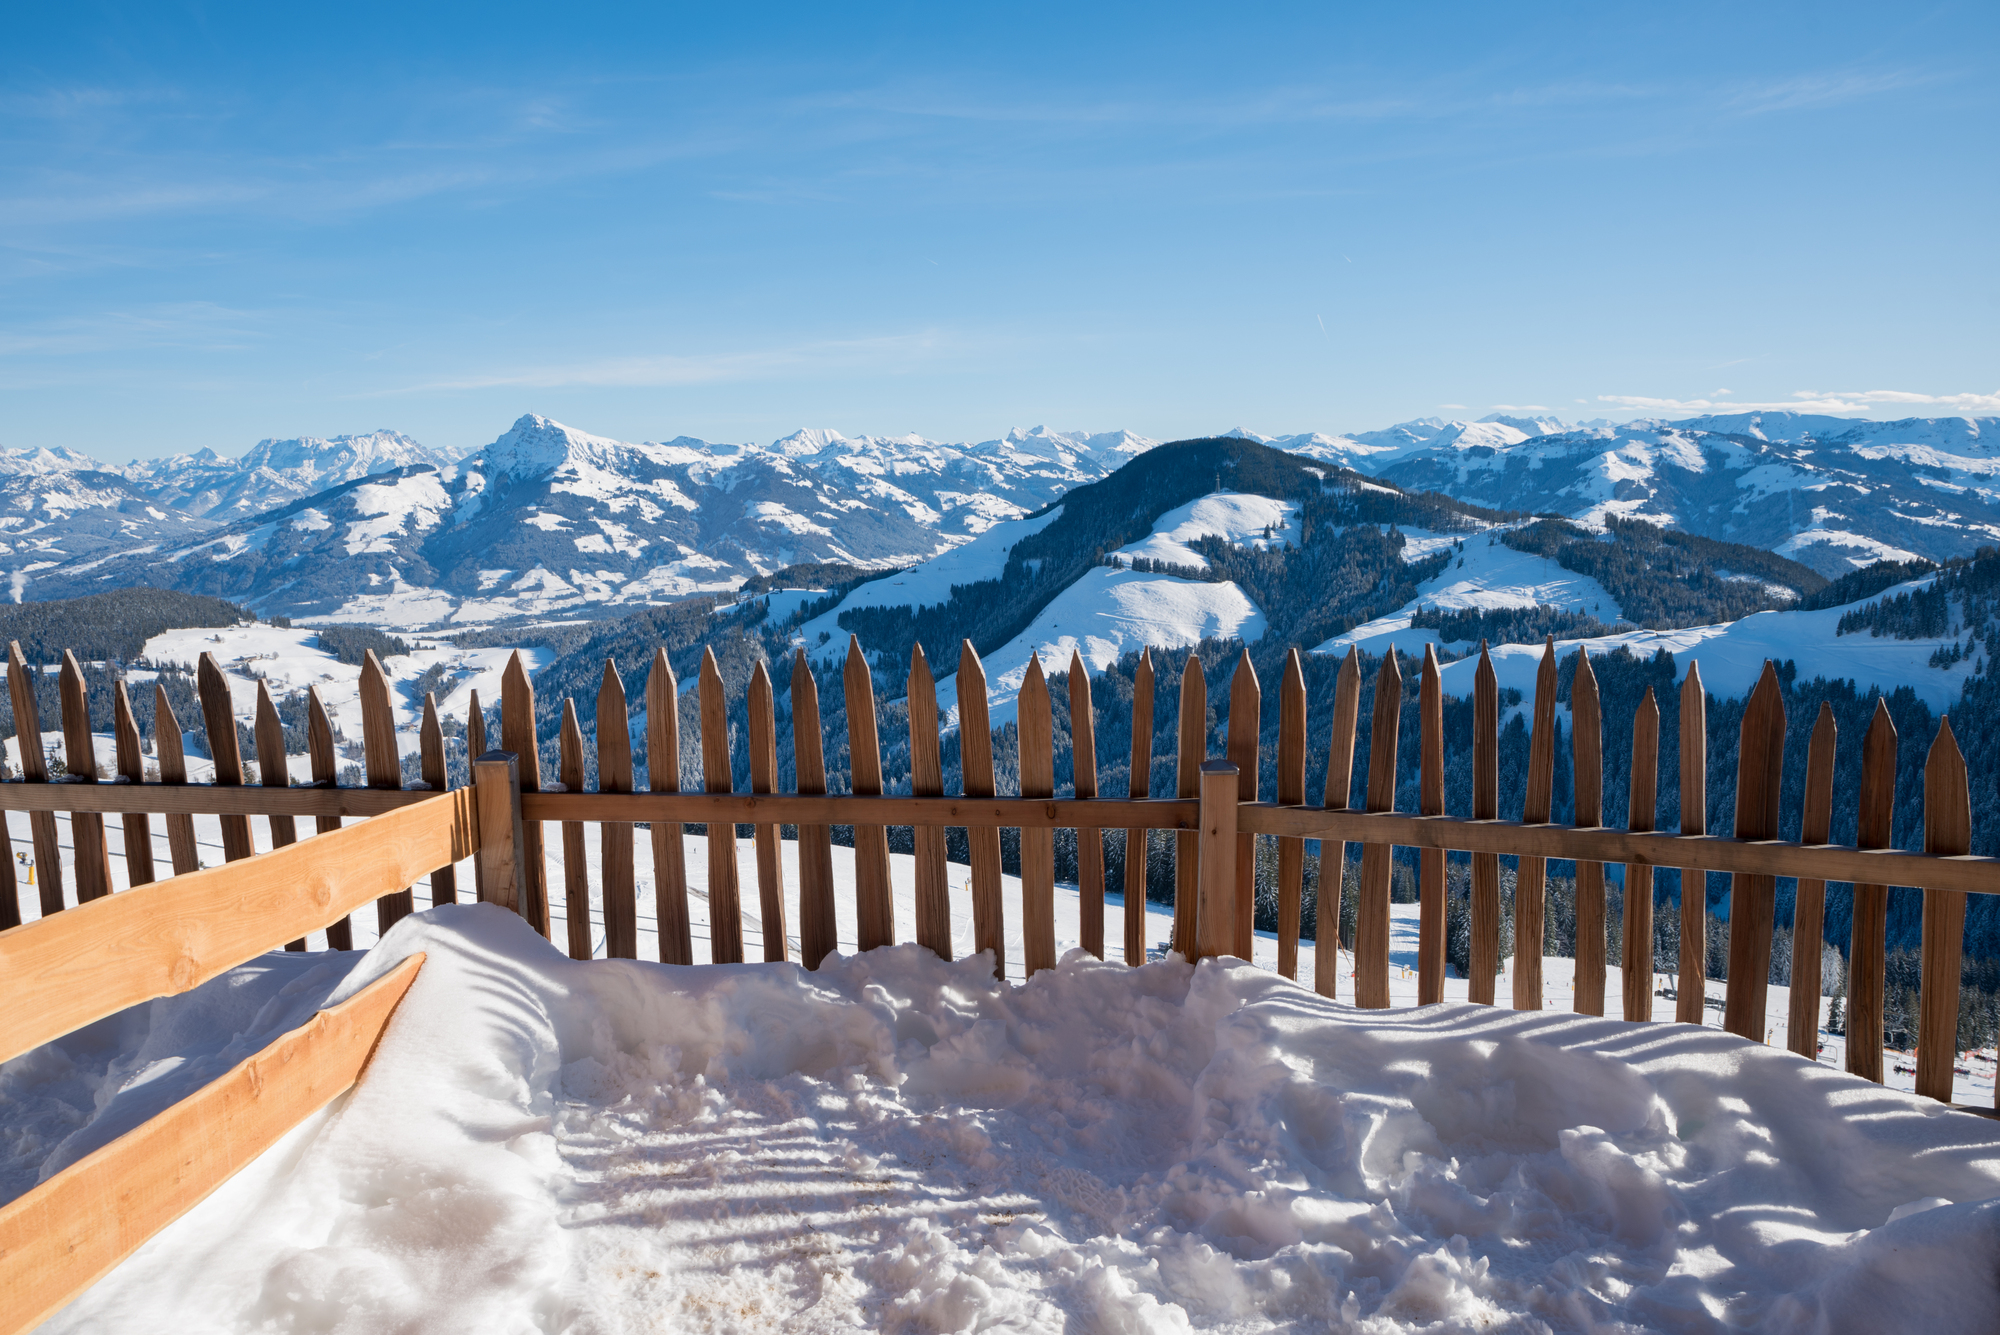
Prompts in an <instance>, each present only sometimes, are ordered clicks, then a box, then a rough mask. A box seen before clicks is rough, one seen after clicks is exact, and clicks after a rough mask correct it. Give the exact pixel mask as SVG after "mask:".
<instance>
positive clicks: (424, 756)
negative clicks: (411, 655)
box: [417, 691, 458, 908]
mask: <svg viewBox="0 0 2000 1335" xmlns="http://www.w3.org/2000/svg"><path fill="white" fill-rule="evenodd" d="M417 748H418V751H417V755H418V759H419V761H420V762H421V770H422V773H423V776H424V783H425V785H426V786H428V787H429V788H430V790H431V791H432V792H434V793H442V792H448V791H449V790H450V788H451V770H450V768H449V766H447V765H446V763H445V758H444V722H443V720H441V719H439V718H438V709H437V693H436V692H434V691H425V692H424V718H423V722H422V724H421V725H420V726H419V727H418V729H417ZM430 883H431V907H432V908H436V907H437V906H438V905H440V904H456V903H457V902H458V868H456V867H449V866H447V867H436V868H433V869H432V871H431V874H430Z"/></svg>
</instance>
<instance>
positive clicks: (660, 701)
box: [522, 649, 805, 964]
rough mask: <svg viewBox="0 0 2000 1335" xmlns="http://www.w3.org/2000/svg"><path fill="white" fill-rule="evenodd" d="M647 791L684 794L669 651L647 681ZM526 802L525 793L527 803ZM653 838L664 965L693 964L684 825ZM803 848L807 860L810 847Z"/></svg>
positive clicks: (664, 825)
mask: <svg viewBox="0 0 2000 1335" xmlns="http://www.w3.org/2000/svg"><path fill="white" fill-rule="evenodd" d="M793 726H795V727H796V726H797V725H796V723H795V724H794V725H793ZM646 787H647V788H649V789H651V790H652V791H653V792H654V793H656V794H657V793H678V792H680V790H681V730H680V683H678V682H677V681H675V680H674V669H673V665H672V664H671V663H669V662H667V651H666V650H664V649H655V650H654V651H653V665H652V668H651V670H650V671H649V672H648V673H647V675H646ZM526 797H527V794H525V793H523V794H522V799H523V801H525V800H526ZM648 833H649V834H650V835H651V837H652V843H653V913H654V921H655V922H656V923H658V925H659V937H660V962H661V963H662V964H693V963H694V938H693V931H692V928H691V927H690V925H689V920H688V891H687V845H686V843H685V842H683V840H682V838H681V834H682V831H681V822H679V821H677V820H667V819H658V820H654V821H652V828H651V829H650V830H649V831H648ZM799 848H800V854H801V856H803V854H804V850H805V845H804V844H803V843H801V844H800V845H799Z"/></svg>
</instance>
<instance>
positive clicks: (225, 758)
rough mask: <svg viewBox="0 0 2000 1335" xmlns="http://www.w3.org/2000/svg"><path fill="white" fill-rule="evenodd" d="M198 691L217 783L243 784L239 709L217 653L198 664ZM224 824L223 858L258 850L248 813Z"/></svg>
mask: <svg viewBox="0 0 2000 1335" xmlns="http://www.w3.org/2000/svg"><path fill="white" fill-rule="evenodd" d="M195 693H196V694H197V695H198V696H199V697H200V698H201V722H202V730H203V731H204V732H206V733H207V734H208V754H209V755H210V756H211V757H213V758H214V761H215V782H216V783H218V784H221V785H223V786H224V787H229V788H235V787H240V786H241V785H242V783H243V753H242V750H241V748H240V747H239V746H238V744H237V740H236V709H235V706H234V705H233V704H232V703H231V701H230V698H229V678H228V677H226V676H224V675H223V672H222V664H220V663H218V662H216V661H215V655H214V654H208V653H205V654H203V655H202V656H201V659H200V661H199V662H198V663H196V665H195ZM221 823H222V858H223V861H225V862H235V861H237V860H239V859H241V858H247V857H250V856H251V855H252V854H254V853H255V852H256V851H257V848H256V845H255V844H253V843H252V842H251V839H250V818H249V817H248V816H224V817H222V818H221Z"/></svg>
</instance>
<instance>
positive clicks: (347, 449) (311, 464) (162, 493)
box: [124, 429, 453, 522]
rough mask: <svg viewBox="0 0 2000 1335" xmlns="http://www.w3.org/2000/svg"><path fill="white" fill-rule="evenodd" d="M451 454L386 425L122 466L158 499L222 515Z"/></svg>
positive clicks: (439, 461)
mask: <svg viewBox="0 0 2000 1335" xmlns="http://www.w3.org/2000/svg"><path fill="white" fill-rule="evenodd" d="M452 462H453V461H452V459H451V457H450V456H449V455H447V454H445V453H444V452H443V451H441V450H433V449H431V448H429V447H428V446H425V445H422V444H419V443H418V442H417V441H414V440H412V439H411V438H410V437H408V436H405V435H403V434H402V433H400V432H396V431H390V430H387V429H384V430H381V431H371V432H369V433H368V434H366V435H359V436H333V437H331V438H327V439H322V438H320V437H318V436H297V437H294V438H292V439H290V440H260V441H258V442H257V443H256V444H255V445H253V446H251V447H250V449H249V450H248V451H247V452H246V453H245V454H244V455H243V456H242V457H241V458H240V459H231V458H228V457H226V456H224V455H221V454H218V453H216V452H215V451H214V450H198V451H196V452H195V453H193V454H175V455H169V456H166V457H164V458H159V459H146V460H141V461H139V462H137V463H134V464H132V465H131V466H130V467H128V468H126V469H125V470H124V473H125V476H126V477H127V478H128V479H130V480H131V482H132V483H133V484H134V485H135V486H137V487H139V488H141V489H142V490H144V491H145V492H146V493H147V494H148V495H149V496H151V497H153V498H154V499H155V500H156V501H159V502H160V503H162V504H166V505H172V506H174V507H176V508H178V509H182V510H186V511H187V512H189V513H190V514H195V515H200V516H201V517H203V518H205V519H213V520H218V521H224V522H226V521H228V520H232V519H242V518H245V517H247V516H250V515H254V514H260V513H262V512H263V511H266V510H270V509H274V508H276V507H278V506H281V505H285V504H288V503H289V502H292V501H295V500H298V499H299V498H301V497H304V496H310V495H312V494H313V493H315V492H320V491H325V490H326V489H327V488H329V487H334V486H338V485H339V484H340V483H343V482H352V481H355V480H356V479H357V478H363V477H368V476H369V475H371V474H375V473H389V472H394V471H396V470H397V469H403V468H411V467H416V466H420V465H429V466H430V467H432V468H438V469H445V470H449V468H450V467H451V464H452Z"/></svg>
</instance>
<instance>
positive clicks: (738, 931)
mask: <svg viewBox="0 0 2000 1335" xmlns="http://www.w3.org/2000/svg"><path fill="white" fill-rule="evenodd" d="M695 691H696V693H697V694H698V695H699V697H700V700H701V781H702V787H703V788H705V789H706V790H707V791H709V792H711V793H726V792H729V791H730V789H731V786H732V780H733V778H734V776H733V775H732V774H731V772H730V763H729V709H728V706H727V704H726V703H725V702H724V700H723V696H722V669H721V668H719V667H717V666H716V662H715V650H713V649H703V650H702V653H701V673H700V675H699V676H698V677H697V678H696V679H695ZM708 955H709V962H710V963H712V964H741V963H742V962H743V901H742V896H741V893H740V891H739V890H738V884H737V876H736V823H735V822H734V821H710V822H709V823H708Z"/></svg>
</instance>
